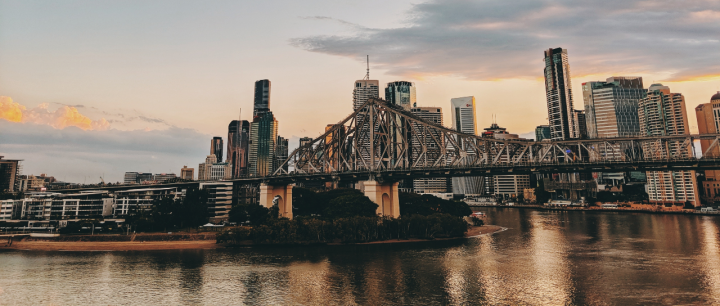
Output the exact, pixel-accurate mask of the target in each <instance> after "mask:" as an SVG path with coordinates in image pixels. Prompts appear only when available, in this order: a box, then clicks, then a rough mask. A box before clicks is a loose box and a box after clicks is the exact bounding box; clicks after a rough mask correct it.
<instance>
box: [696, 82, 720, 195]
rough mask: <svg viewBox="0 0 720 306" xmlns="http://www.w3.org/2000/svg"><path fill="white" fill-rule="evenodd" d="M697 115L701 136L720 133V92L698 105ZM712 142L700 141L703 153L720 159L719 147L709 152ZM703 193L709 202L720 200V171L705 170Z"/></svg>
mask: <svg viewBox="0 0 720 306" xmlns="http://www.w3.org/2000/svg"><path fill="white" fill-rule="evenodd" d="M695 114H696V115H697V122H698V130H699V132H700V134H717V133H720V91H718V93H716V94H714V95H713V96H712V97H710V103H704V104H700V105H698V106H697V107H696V108H695ZM712 142H713V141H712V140H701V141H700V147H701V148H702V153H703V154H706V152H707V156H714V157H719V156H720V148H718V147H717V146H716V147H714V148H713V149H712V150H710V151H708V149H710V146H711V145H712ZM703 192H704V194H703V195H704V196H705V198H706V199H707V200H708V202H715V201H717V200H720V170H705V181H704V182H703Z"/></svg>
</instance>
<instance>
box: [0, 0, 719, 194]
mask: <svg viewBox="0 0 720 306" xmlns="http://www.w3.org/2000/svg"><path fill="white" fill-rule="evenodd" d="M551 47H553V48H554V47H562V48H566V49H568V56H569V59H570V66H571V72H572V80H573V88H574V89H575V91H574V99H575V100H574V103H575V108H576V109H582V108H583V102H582V93H581V88H580V84H582V83H583V82H587V81H596V80H605V79H606V78H607V77H610V76H642V77H643V80H644V83H645V87H648V86H649V85H650V84H651V83H660V82H661V83H663V84H664V85H667V86H670V89H671V91H673V92H679V93H682V94H683V95H685V98H686V103H687V109H688V116H689V118H690V124H691V126H692V131H693V132H697V127H696V125H697V123H696V119H695V114H694V107H695V106H696V105H697V104H699V103H706V102H709V98H710V96H712V95H713V94H714V93H715V92H717V91H718V90H720V1H692V0H691V1H661V0H660V1H630V0H623V1H578V0H574V1H526V0H518V1H427V2H418V1H413V2H410V1H376V0H369V1H337V0H335V1H330V0H327V1H325V0H311V1H219V0H218V1H180V0H172V1H130V0H127V1H97V0H92V1H90V0H88V1H70V0H64V1H28V0H23V1H5V0H0V96H2V98H0V155H4V156H5V157H6V158H15V159H24V163H23V167H24V169H23V174H35V175H39V174H40V173H47V174H49V175H54V176H56V178H58V179H60V180H64V181H71V182H80V183H82V182H86V183H96V182H98V181H99V177H100V176H104V177H105V180H106V181H112V182H114V181H122V174H123V173H124V172H125V171H141V172H153V173H161V172H174V173H177V174H179V169H180V168H182V166H183V165H187V166H189V167H194V168H197V165H198V164H199V163H201V162H203V161H204V158H205V156H206V155H207V154H209V149H210V139H211V138H212V136H223V138H226V137H227V125H228V123H229V122H230V121H231V120H234V119H237V118H238V116H240V115H241V114H240V110H241V109H242V115H241V116H242V119H246V120H249V119H251V118H250V114H251V113H252V99H253V83H254V81H255V80H258V79H270V80H271V81H272V94H271V109H272V111H273V113H274V114H275V116H276V118H277V119H278V120H279V126H280V135H282V136H284V137H287V138H291V139H292V140H291V141H293V142H297V138H299V137H304V136H310V137H316V136H318V135H319V134H320V133H321V132H323V128H324V126H325V125H327V124H328V123H335V122H337V121H339V120H340V119H342V118H344V117H345V116H347V115H348V114H349V113H350V112H351V111H352V89H353V83H354V81H355V80H357V79H361V78H362V77H363V76H364V75H365V55H370V66H371V67H370V69H371V71H370V75H371V78H372V79H378V80H380V82H381V84H384V83H387V82H391V81H396V80H406V81H412V82H414V83H415V85H416V86H417V97H418V105H419V106H440V107H442V108H443V110H447V109H449V106H450V99H451V98H453V97H462V96H470V95H473V96H475V98H476V102H477V116H478V123H479V127H480V128H483V127H486V126H489V124H490V123H491V121H492V115H493V114H494V115H496V117H497V122H498V124H499V125H500V126H503V127H506V128H508V131H510V132H511V133H517V134H527V135H529V133H530V132H532V131H533V130H534V128H535V126H537V125H540V124H546V123H547V119H546V118H547V109H546V101H545V91H544V88H543V79H542V77H543V67H544V64H543V50H545V49H548V48H551ZM449 118H450V114H449V113H448V112H447V111H446V113H445V122H446V125H449ZM296 146H297V143H291V147H296Z"/></svg>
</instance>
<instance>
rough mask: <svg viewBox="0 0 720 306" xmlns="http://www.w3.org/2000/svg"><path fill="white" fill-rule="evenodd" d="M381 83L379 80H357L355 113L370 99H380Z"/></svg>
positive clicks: (354, 95) (354, 94)
mask: <svg viewBox="0 0 720 306" xmlns="http://www.w3.org/2000/svg"><path fill="white" fill-rule="evenodd" d="M379 84H380V82H379V81H378V80H357V81H355V88H354V89H353V111H356V110H357V109H358V108H360V106H362V105H363V104H365V102H367V100H368V99H370V98H379V97H380V87H379Z"/></svg>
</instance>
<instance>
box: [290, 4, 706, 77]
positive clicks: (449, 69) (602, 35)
mask: <svg viewBox="0 0 720 306" xmlns="http://www.w3.org/2000/svg"><path fill="white" fill-rule="evenodd" d="M407 17H408V20H409V22H408V24H407V26H405V27H399V28H390V29H372V28H358V29H359V30H358V31H357V33H356V34H354V35H348V36H313V37H303V38H297V39H293V40H291V44H292V45H294V46H297V47H300V48H303V49H306V50H308V51H312V52H319V53H326V54H332V55H339V56H345V57H352V58H357V59H361V58H364V55H365V54H371V57H372V58H373V62H374V63H375V65H376V67H377V68H380V69H386V70H388V72H389V73H390V74H394V75H401V76H415V75H424V74H432V75H438V74H441V75H454V76H460V77H464V78H468V79H472V80H492V79H500V78H537V77H541V76H542V69H543V63H542V51H543V50H544V49H547V48H551V47H553V48H554V47H563V48H566V49H568V52H569V56H570V60H571V67H572V71H573V74H575V75H585V74H595V73H608V74H610V73H648V72H653V73H655V72H658V73H660V72H667V73H669V74H670V75H671V80H680V79H688V78H692V77H698V76H705V75H718V74H720V61H718V58H720V2H718V1H672V0H659V1H619V0H609V1H588V0H584V1H577V0H562V1H529V0H520V1H482V0H481V1H463V0H451V1H429V2H425V3H421V4H417V5H414V6H413V8H412V9H411V10H410V11H409V12H408V16H407ZM325 18H329V17H323V18H319V17H316V19H325Z"/></svg>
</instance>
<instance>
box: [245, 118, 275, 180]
mask: <svg viewBox="0 0 720 306" xmlns="http://www.w3.org/2000/svg"><path fill="white" fill-rule="evenodd" d="M250 131H251V132H250V153H249V157H248V158H249V167H248V173H249V175H250V176H267V175H270V174H272V173H273V172H275V163H276V161H275V146H276V141H277V137H278V121H277V120H275V116H274V115H273V113H272V112H266V113H263V114H260V115H258V116H255V118H253V122H252V123H251V124H250Z"/></svg>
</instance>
